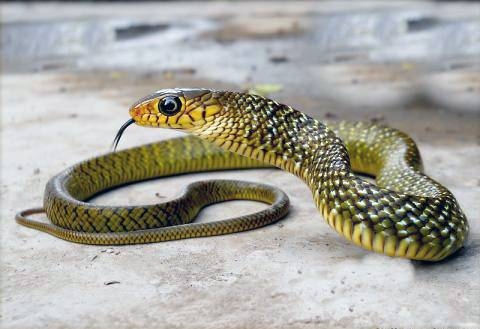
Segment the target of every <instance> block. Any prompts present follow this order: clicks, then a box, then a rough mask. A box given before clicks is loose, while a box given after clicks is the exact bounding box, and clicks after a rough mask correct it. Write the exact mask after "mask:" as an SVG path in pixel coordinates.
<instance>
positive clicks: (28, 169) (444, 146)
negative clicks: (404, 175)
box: [0, 1, 480, 328]
mask: <svg viewBox="0 0 480 329" xmlns="http://www.w3.org/2000/svg"><path fill="white" fill-rule="evenodd" d="M479 8H480V7H479V6H478V4H471V3H470V4H467V3H460V4H451V3H446V4H433V3H430V2H415V3H412V2H400V1H399V2H397V1H396V2H388V3H387V2H381V3H380V2H375V1H373V2H372V1H361V2H360V1H359V2H351V3H349V2H343V3H341V2H328V1H326V2H321V3H314V2H305V3H303V2H302V3H299V2H297V3H290V2H268V3H263V2H255V3H250V4H248V3H226V2H213V3H197V2H194V3H185V4H178V3H161V4H152V3H148V4H142V5H138V4H90V3H89V4H75V5H62V4H45V5H41V4H34V5H23V4H8V5H7V4H2V64H3V65H2V66H3V71H2V75H1V85H0V90H1V109H2V111H1V143H2V144H1V145H2V147H1V152H2V153H1V159H2V161H1V218H2V221H1V224H0V225H1V226H0V227H1V230H0V234H1V264H2V266H1V268H2V272H1V300H0V301H1V304H0V306H1V318H0V321H1V325H2V327H5V328H40V327H46V326H48V327H50V328H64V327H72V328H73V327H74V328H105V327H117V328H138V327H146V328H149V327H159V328H218V327H224V328H350V327H368V328H375V327H381V328H385V327H386V328H389V327H400V328H405V327H408V328H425V327H427V328H429V327H431V328H433V327H437V328H438V327H442V328H443V327H448V328H450V327H451V328H477V327H480V312H479V311H478V305H479V304H480V282H479V274H480V263H479V254H480V248H479V246H480V235H479V234H478V232H479V229H480V216H479V214H480V205H479V203H478V199H479V196H480V181H479V179H478V171H479V168H480V160H479V159H480V147H479V145H480V130H479V124H478V123H479V112H478V108H479V106H478V105H479V103H478V102H479V99H480V97H479V96H480V95H479V93H480V81H479V79H478V76H479V75H478V67H479V66H478V65H479V63H478V51H479V49H480V44H479V43H480V41H479V39H478V38H477V39H475V35H478V34H475V33H476V32H477V31H480V26H479V25H480V24H479V23H478V20H477V18H478V15H479V12H480V11H479V10H480V9H479ZM60 9H61V10H60ZM25 12H27V13H29V15H25ZM60 12H61V13H62V14H61V15H60V14H59V13H60ZM152 13H154V15H152ZM251 19H253V21H254V22H255V24H251V22H252V20H251ZM119 31H120V32H119ZM119 35H120V37H119ZM20 37H22V38H24V39H21V40H20V39H19V38H20ZM27 41H29V42H27ZM459 44H461V46H455V45H459ZM432 45H435V47H432ZM445 45H451V47H446V46H445ZM278 58H281V60H278ZM262 83H269V84H270V83H274V84H279V85H280V86H281V87H282V90H280V91H277V92H275V93H272V94H271V95H270V96H271V97H272V98H275V99H278V100H280V101H282V102H285V103H288V104H291V105H293V106H295V107H297V108H299V109H302V110H304V111H305V112H307V113H309V114H311V115H312V116H314V117H316V118H318V119H329V120H331V119H348V120H374V121H379V122H382V123H386V124H388V125H391V126H393V127H396V128H398V129H401V130H403V131H406V132H408V133H409V134H410V135H411V136H412V137H413V138H414V139H415V140H416V141H417V142H418V145H419V147H420V150H421V152H422V156H423V158H424V165H425V168H426V172H427V173H428V174H429V175H431V176H432V177H433V178H435V179H437V180H438V181H440V182H442V183H443V184H444V185H446V186H447V187H448V188H449V189H451V190H452V192H453V193H454V194H455V196H456V197H457V199H458V201H459V203H460V205H461V206H462V208H463V209H464V211H465V213H466V215H467V218H468V219H469V222H470V225H471V235H470V239H469V241H468V243H467V245H466V247H465V248H464V249H463V250H461V251H460V252H459V253H458V254H457V255H456V256H455V257H453V258H451V259H448V260H446V261H444V262H441V263H439V264H426V263H422V262H412V261H408V260H403V259H392V258H388V257H386V256H383V255H377V254H373V253H370V252H367V251H364V250H362V249H359V248H357V247H355V246H353V245H352V244H351V243H349V242H347V241H345V240H343V239H342V238H340V237H339V236H338V235H337V234H336V233H335V232H334V231H332V230H331V229H330V228H329V227H328V226H327V225H326V224H325V223H324V221H323V220H322V219H321V216H320V215H319V213H318V211H317V210H316V209H315V207H314V205H313V202H312V199H311V195H310V192H309V191H308V189H307V187H306V186H305V185H304V184H303V183H302V182H301V181H300V180H299V179H297V178H295V177H294V176H292V175H290V174H288V173H285V172H282V171H279V170H273V169H264V170H248V171H232V172H218V173H206V174H205V173H200V174H194V175H185V176H177V177H170V178H165V179H162V180H157V181H151V182H145V183H141V184H137V185H133V186H128V187H124V188H121V189H118V190H115V191H113V192H110V193H108V194H105V195H102V196H99V197H98V198H96V199H95V200H94V202H98V203H103V204H139V203H149V202H163V201H165V200H168V198H171V197H174V196H175V195H176V194H178V193H179V192H180V190H181V188H182V187H183V186H185V185H186V184H188V183H189V182H193V181H197V180H200V179H205V178H213V177H216V178H234V179H245V180H250V181H260V182H268V183H270V184H275V185H276V186H278V187H280V188H282V189H284V190H285V191H286V192H287V194H288V195H289V197H290V198H291V201H292V209H291V213H290V214H289V216H288V217H287V218H285V219H284V220H282V221H281V222H279V223H278V224H275V225H271V226H268V227H265V228H262V229H259V230H254V231H249V232H245V233H240V234H234V235H228V236H220V237H212V238H202V239H189V240H183V241H173V242H168V243H158V244H150V245H134V246H123V247H97V246H84V245H78V244H72V243H68V242H65V241H62V240H58V239H56V238H53V237H51V236H49V235H46V234H43V233H40V232H36V231H33V230H29V229H27V228H24V227H20V226H18V225H16V224H15V222H14V220H13V217H14V214H15V213H16V212H17V211H19V210H20V209H23V208H27V207H32V206H37V205H40V204H41V202H42V196H43V195H42V194H43V188H44V185H45V183H46V182H47V180H48V179H49V178H50V177H51V176H52V175H54V174H56V173H57V172H59V171H61V170H63V169H64V168H65V167H66V166H69V165H71V164H73V163H76V162H78V161H81V160H83V159H85V158H88V157H92V156H95V155H98V154H100V153H104V152H107V151H108V148H109V145H110V142H111V140H112V138H113V136H114V134H115V132H116V130H117V129H118V127H119V126H120V124H121V123H123V122H124V121H125V120H126V118H127V116H128V113H127V108H128V106H129V105H130V104H131V103H133V102H134V101H135V100H136V99H137V98H139V97H141V96H143V95H145V94H147V93H149V92H151V91H153V90H156V89H160V88H165V87H173V86H203V87H208V88H217V89H236V90H243V89H246V88H251V87H252V86H255V85H257V84H262ZM178 134H179V133H177V132H173V131H167V130H157V129H142V128H138V127H137V128H132V129H131V130H130V129H129V130H128V131H127V133H126V134H125V136H124V138H123V140H122V141H121V145H120V146H121V147H122V148H126V147H129V146H134V145H139V144H143V143H147V142H152V141H156V140H159V139H163V138H170V137H173V136H176V135H178ZM263 207H264V205H262V204H258V203H255V202H247V201H235V202H228V203H223V204H218V205H214V206H211V207H208V208H207V209H205V210H204V211H202V213H201V215H200V218H199V220H203V221H207V220H216V219H220V218H227V217H230V216H233V215H238V214H246V213H249V212H253V211H255V210H258V209H262V208H263Z"/></svg>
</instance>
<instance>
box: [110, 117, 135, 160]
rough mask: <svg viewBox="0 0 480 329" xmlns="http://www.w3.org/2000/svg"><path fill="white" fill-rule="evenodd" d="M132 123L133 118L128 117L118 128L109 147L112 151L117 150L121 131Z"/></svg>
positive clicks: (133, 121)
mask: <svg viewBox="0 0 480 329" xmlns="http://www.w3.org/2000/svg"><path fill="white" fill-rule="evenodd" d="M132 123H135V120H133V119H129V120H128V121H127V122H125V123H124V124H123V125H122V126H121V127H120V129H118V132H117V134H116V135H115V138H114V139H113V142H112V146H111V149H112V151H113V152H115V151H116V150H117V146H118V143H119V142H120V138H122V135H123V132H124V131H125V129H127V128H128V126H130V125H131V124H132Z"/></svg>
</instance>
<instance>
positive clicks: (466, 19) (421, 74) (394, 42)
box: [1, 1, 480, 112]
mask: <svg viewBox="0 0 480 329" xmlns="http://www.w3.org/2000/svg"><path fill="white" fill-rule="evenodd" d="M479 17H480V14H479V5H478V4H475V3H468V2H451V3H449V2H422V1H351V2H349V1H318V2H288V1H280V2H251V3H244V2H236V1H226V2H222V1H213V2H209V3H204V2H195V1H192V2H187V3H178V2H164V3H162V4H158V3H153V2H151V3H145V4H142V5H141V6H139V5H138V3H136V2H112V3H101V4H95V3H94V2H89V1H87V2H83V3H82V2H78V3H75V4H59V3H46V4H38V3H33V4H21V3H12V4H9V5H7V6H4V7H3V10H2V40H1V49H2V54H1V55H2V68H3V72H8V73H12V72H42V71H49V72H50V71H63V72H65V71H73V70H75V71H76V70H79V71H84V72H87V71H88V72H92V71H93V70H94V71H96V72H98V71H100V70H101V71H114V72H115V73H113V75H114V76H115V75H121V72H128V73H129V74H130V73H134V74H143V75H144V78H145V79H146V81H147V83H148V84H149V85H150V89H149V90H153V89H158V88H159V87H162V86H163V85H168V86H180V85H182V86H183V85H189V86H205V85H206V86H208V87H212V86H214V87H217V88H222V87H224V85H223V84H225V87H227V86H228V87H233V86H235V87H236V88H237V89H238V88H246V89H251V88H253V87H255V86H256V85H257V84H260V85H261V86H260V89H265V88H266V89H267V91H268V92H269V94H272V96H275V97H276V98H281V99H282V100H285V99H286V100H290V98H291V96H293V97H295V98H296V100H295V101H293V104H292V105H296V106H301V108H307V110H313V108H311V106H309V105H308V104H304V103H303V101H302V100H301V99H302V98H304V97H308V99H310V100H315V101H321V104H318V105H316V111H319V112H321V111H322V110H323V109H325V108H326V107H327V106H334V107H336V106H340V107H345V106H347V107H348V108H349V110H350V111H352V112H356V111H361V110H362V109H364V108H372V107H375V108H381V109H382V111H388V110H392V109H396V110H398V109H400V108H402V107H404V106H408V105H409V104H411V103H412V101H419V100H421V101H422V102H425V101H426V102H428V104H429V105H432V106H435V107H440V108H443V109H451V110H457V111H465V112H478V111H479V109H480V100H479V93H480V90H479V88H480V80H479V79H480V76H479V67H480V64H479V63H480V59H479V54H480V19H479ZM139 78H140V79H141V77H139ZM152 79H153V80H154V81H158V82H156V83H154V82H153V81H151V80H152ZM98 83H99V84H100V85H101V82H100V81H99V82H98ZM105 84H109V82H108V81H105ZM261 91H262V90H261ZM263 91H265V90H263ZM305 101H306V98H305ZM291 103H292V102H291ZM352 106H353V107H352Z"/></svg>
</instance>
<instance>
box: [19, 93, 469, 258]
mask: <svg viewBox="0 0 480 329" xmlns="http://www.w3.org/2000/svg"><path fill="white" fill-rule="evenodd" d="M130 116H131V117H132V119H131V120H130V121H129V122H127V125H128V124H130V123H136V124H138V125H141V126H150V127H164V128H175V129H181V130H185V131H187V132H189V133H191V134H193V135H195V136H188V137H185V138H178V139H172V140H168V141H163V142H160V143H156V144H152V145H145V146H141V147H137V148H133V149H129V150H125V151H120V152H116V153H112V154H107V155H104V156H101V157H98V158H94V159H91V160H87V161H85V162H83V163H80V164H78V165H75V166H73V167H72V168H69V169H67V170H66V171H64V172H62V173H60V174H59V175H57V176H55V177H53V178H52V179H51V180H50V181H49V182H48V184H47V187H46V191H45V199H44V209H45V212H46V213H47V216H48V217H49V219H50V220H51V222H52V223H51V224H50V223H41V222H37V221H34V220H32V219H28V218H27V217H26V216H27V215H29V214H33V213H35V212H39V211H41V209H32V210H26V211H24V212H21V213H19V214H18V215H17V216H16V219H17V221H18V222H19V223H20V224H23V225H26V226H29V227H33V228H36V229H39V230H43V231H46V232H48V233H50V234H53V235H55V236H58V237H60V238H63V239H66V240H69V241H75V242H81V243H90V244H130V243H147V242H156V241H166V240H174V239H182V238H190V237H198V236H210V235H219V234H226V233H232V232H239V231H244V230H248V229H252V228H256V227H260V226H264V225H266V224H269V223H272V222H274V221H276V220H278V219H280V218H282V217H283V216H285V215H286V214H287V212H288V205H289V201H288V197H287V196H286V195H285V194H284V193H283V192H282V191H280V190H278V189H276V188H273V187H271V186H267V185H263V184H256V183H246V182H238V181H220V180H217V181H204V182H199V183H194V184H192V185H190V186H189V187H188V188H187V189H186V192H185V194H184V195H182V196H181V197H180V198H178V199H176V200H172V201H170V202H167V203H165V204H160V205H148V206H134V207H133V206H132V207H130V206H129V207H110V206H98V205H94V204H91V203H87V202H84V201H83V200H87V199H89V198H90V197H92V196H93V195H95V194H97V193H98V192H100V191H102V190H105V189H109V188H112V187H114V186H118V185H122V184H126V183H130V182H134V181H139V180H145V179H150V178H153V177H159V176H167V175H173V174H179V173H188V172H196V171H208V170H221V169H235V168H253V167H267V166H276V167H279V168H281V169H283V170H286V171H289V172H291V173H293V174H295V175H296V176H298V177H300V178H301V179H302V180H303V181H305V182H306V183H307V185H308V186H309V187H310V189H311V191H312V194H313V199H314V201H315V204H316V206H317V208H318V209H319V211H320V213H321V214H322V215H323V217H324V218H325V219H326V221H327V222H328V224H329V225H330V226H331V227H332V228H333V229H335V230H336V231H337V232H338V233H339V234H340V235H342V236H344V237H345V238H347V239H348V240H351V241H352V242H353V243H355V244H356V245H359V246H361V247H363V248H365V249H368V250H373V251H375V252H379V253H384V254H386V255H389V256H398V257H406V258H410V259H420V260H430V261H437V260H441V259H443V258H445V257H447V256H448V255H450V254H452V253H453V252H455V251H456V250H458V249H459V248H460V247H461V246H462V245H463V244H464V242H465V240H466V238H467V235H468V223H467V220H466V218H465V216H464V214H463V213H462V211H461V209H460V207H459V205H458V203H457V201H456V200H455V198H454V196H453V195H452V194H451V193H450V191H448V190H447V189H446V188H445V187H443V186H442V185H440V184H439V183H437V182H435V181H434V180H432V179H431V178H429V177H428V176H426V175H424V174H423V173H422V172H421V170H422V165H421V158H420V154H419V152H418V149H417V147H416V145H415V143H414V142H413V140H412V139H411V138H410V137H408V136H407V135H406V134H404V133H402V132H399V131H397V130H395V129H392V128H388V127H382V126H378V125H374V124H367V123H361V122H358V123H348V122H342V123H328V124H327V125H325V124H323V123H321V122H319V121H317V120H315V119H313V118H311V117H309V116H307V115H305V114H303V113H301V112H299V111H297V110H295V109H293V108H291V107H289V106H286V105H283V104H279V103H277V102H275V101H273V100H269V99H266V98H263V97H260V96H256V95H251V94H244V93H237V92H227V91H211V90H206V89H168V90H160V91H158V92H156V93H154V94H152V95H150V96H148V97H146V98H144V99H142V100H140V101H138V102H137V103H136V104H134V105H133V106H132V107H131V108H130ZM127 125H126V126H127ZM126 126H125V127H123V129H122V130H121V132H123V130H124V128H126ZM120 135H121V134H120ZM120 135H119V136H120ZM119 136H118V137H119ZM198 137H200V138H198ZM353 171H356V172H361V173H365V174H369V175H373V176H375V178H376V183H377V184H376V185H375V184H372V183H369V182H367V181H365V180H363V179H362V178H360V177H358V176H356V175H355V174H354V173H353ZM231 199H251V200H258V201H262V202H266V203H269V204H271V206H270V207H269V208H267V209H266V210H263V211H261V212H259V213H256V214H252V215H247V216H242V217H238V218H233V219H228V220H224V221H218V222H209V223H191V222H192V221H193V219H194V217H195V215H196V213H197V212H198V211H199V210H200V209H201V208H202V207H204V206H205V205H208V204H210V203H213V202H219V201H223V200H231Z"/></svg>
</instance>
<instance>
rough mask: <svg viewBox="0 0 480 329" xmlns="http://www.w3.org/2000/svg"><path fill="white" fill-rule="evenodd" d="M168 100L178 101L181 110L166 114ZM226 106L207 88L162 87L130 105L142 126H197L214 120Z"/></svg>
mask: <svg viewBox="0 0 480 329" xmlns="http://www.w3.org/2000/svg"><path fill="white" fill-rule="evenodd" d="M165 102H178V107H179V108H178V111H175V112H173V113H165V111H163V110H162V106H163V105H164V104H165ZM222 108H223V106H222V104H221V103H220V101H219V100H218V99H216V98H215V97H213V93H212V92H211V91H209V90H205V89H163V90H159V91H157V92H155V93H153V94H151V95H150V96H147V97H145V98H142V99H140V100H139V101H137V102H136V103H135V104H134V105H132V106H131V107H130V110H129V113H130V116H131V118H132V119H133V120H134V121H135V122H136V123H137V124H138V125H140V126H146V127H160V128H173V129H186V130H190V129H194V128H197V127H201V126H203V125H204V124H205V123H206V122H210V121H212V120H213V119H214V118H215V116H216V115H217V114H218V113H219V112H220V111H221V110H222Z"/></svg>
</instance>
